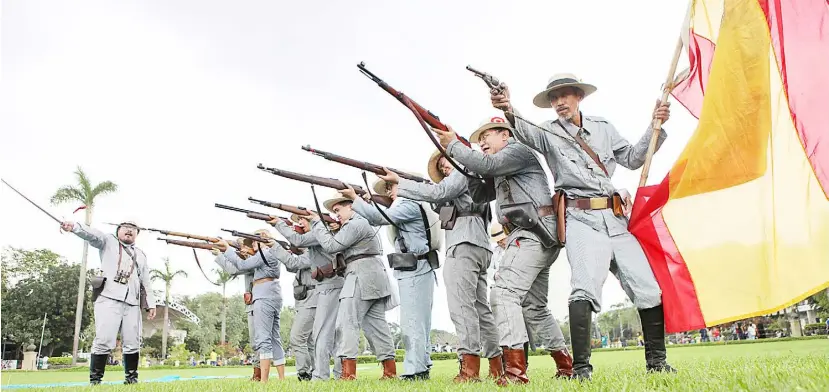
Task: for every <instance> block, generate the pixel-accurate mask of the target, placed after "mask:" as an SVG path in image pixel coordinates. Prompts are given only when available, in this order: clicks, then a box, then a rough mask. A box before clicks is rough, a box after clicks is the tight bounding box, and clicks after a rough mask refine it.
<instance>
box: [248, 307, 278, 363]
mask: <svg viewBox="0 0 829 392" xmlns="http://www.w3.org/2000/svg"><path fill="white" fill-rule="evenodd" d="M281 310H282V300H281V299H279V298H258V299H255V300H254V301H253V323H254V324H255V327H254V334H253V339H254V343H253V349H254V350H256V351H257V352H258V353H259V359H260V360H263V359H267V360H271V363H272V364H273V365H284V364H285V350H284V349H283V348H282V336H280V334H279V312H280V311H281Z"/></svg>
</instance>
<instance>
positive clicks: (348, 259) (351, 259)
mask: <svg viewBox="0 0 829 392" xmlns="http://www.w3.org/2000/svg"><path fill="white" fill-rule="evenodd" d="M374 256H380V254H379V253H363V254H361V255H351V256H348V257H346V258H345V263H346V264H351V263H353V262H355V261H357V260H360V259H367V258H369V257H374Z"/></svg>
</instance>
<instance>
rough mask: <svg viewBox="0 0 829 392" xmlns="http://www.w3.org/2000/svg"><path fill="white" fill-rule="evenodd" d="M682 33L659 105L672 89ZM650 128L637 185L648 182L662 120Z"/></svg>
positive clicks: (665, 99)
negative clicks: (646, 150)
mask: <svg viewBox="0 0 829 392" xmlns="http://www.w3.org/2000/svg"><path fill="white" fill-rule="evenodd" d="M683 46H684V45H683V43H682V34H681V33H680V35H679V39H678V40H677V42H676V50H675V51H674V59H673V61H672V62H671V68H670V70H669V71H668V78H667V80H666V81H665V85H664V87H663V89H662V97H661V98H660V100H659V102H660V106H661V104H664V103H665V102H668V96H669V95H670V94H671V91H672V90H673V89H674V77H675V75H676V67H677V65H678V64H679V55H680V54H682V48H683ZM651 128H652V129H653V133H652V134H651V142H650V144H649V145H648V154H647V155H646V156H645V164H644V165H642V175H641V176H640V177H639V187H640V188H641V187H643V186H645V184H646V183H647V182H648V173H649V172H650V170H651V160H653V153H654V152H655V151H656V141H657V140H658V138H659V132H660V131H661V130H662V120H660V119H656V118H655V119H653V122H652V123H651Z"/></svg>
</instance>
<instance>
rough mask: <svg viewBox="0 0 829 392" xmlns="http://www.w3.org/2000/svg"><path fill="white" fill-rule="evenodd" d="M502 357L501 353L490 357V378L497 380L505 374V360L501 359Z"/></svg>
mask: <svg viewBox="0 0 829 392" xmlns="http://www.w3.org/2000/svg"><path fill="white" fill-rule="evenodd" d="M502 357H503V356H501V355H499V356H497V357H494V358H490V359H489V376H488V377H489V378H491V379H493V380H497V379H498V378H500V377H501V376H502V375H504V362H503V361H502V360H501V358H502Z"/></svg>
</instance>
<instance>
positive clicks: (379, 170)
mask: <svg viewBox="0 0 829 392" xmlns="http://www.w3.org/2000/svg"><path fill="white" fill-rule="evenodd" d="M302 149H303V150H305V151H308V152H310V153H311V154H314V155H316V156H319V157H323V158H325V159H327V160H329V161H334V162H337V163H341V164H343V165H346V166H351V167H356V168H358V169H360V170H365V171H370V172H372V173H374V174H386V171H385V170H383V166H380V165H375V164H373V163H368V162H363V161H358V160H356V159H351V158H346V157H344V156H342V155H337V154H332V153H330V152H327V151H322V150H317V149H315V148H311V146H310V145H305V146H302ZM386 169H388V170H389V171H390V172H394V173H397V175H398V176H400V177H401V178H405V179H407V180H410V181H415V182H422V183H424V184H431V183H432V182H431V181H429V180H427V179H425V178H423V177H418V176H415V175H412V174H409V173H406V172H404V171H402V170H398V169H392V168H390V167H387V168H386Z"/></svg>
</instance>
